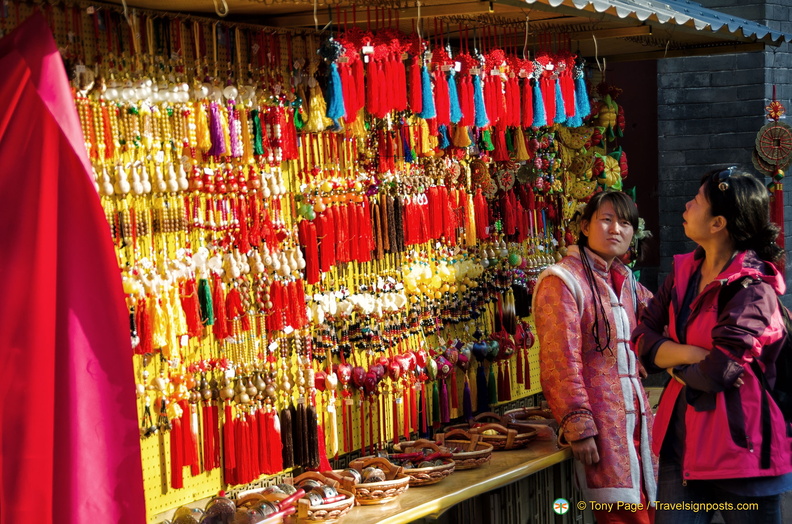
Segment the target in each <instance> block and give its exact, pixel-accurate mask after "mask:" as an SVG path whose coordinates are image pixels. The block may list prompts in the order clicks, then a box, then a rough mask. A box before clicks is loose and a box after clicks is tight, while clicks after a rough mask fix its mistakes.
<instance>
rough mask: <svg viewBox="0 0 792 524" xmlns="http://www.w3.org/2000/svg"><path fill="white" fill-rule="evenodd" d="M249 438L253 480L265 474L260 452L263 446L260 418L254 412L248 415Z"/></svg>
mask: <svg viewBox="0 0 792 524" xmlns="http://www.w3.org/2000/svg"><path fill="white" fill-rule="evenodd" d="M247 418H248V426H249V428H248V438H249V439H250V452H249V453H250V466H249V467H250V478H251V480H253V479H255V478H257V477H258V476H259V475H261V474H262V473H263V471H262V470H261V457H260V456H259V450H260V449H261V444H260V442H259V434H260V433H259V427H258V426H259V424H258V422H259V418H258V417H257V416H256V414H254V413H253V412H251V413H249V414H248V417H247Z"/></svg>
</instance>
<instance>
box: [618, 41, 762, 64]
mask: <svg viewBox="0 0 792 524" xmlns="http://www.w3.org/2000/svg"><path fill="white" fill-rule="evenodd" d="M764 48H765V44H763V43H762V42H754V43H749V44H740V43H734V44H727V45H714V46H702V47H695V48H690V47H686V48H684V49H669V50H668V51H664V50H663V51H647V52H645V53H630V54H624V55H608V62H634V61H636V60H662V59H663V58H679V57H686V56H708V55H721V54H734V53H750V52H753V51H763V50H764Z"/></svg>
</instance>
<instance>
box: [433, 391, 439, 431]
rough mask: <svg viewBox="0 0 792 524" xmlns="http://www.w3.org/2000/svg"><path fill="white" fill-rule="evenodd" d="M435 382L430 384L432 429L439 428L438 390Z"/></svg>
mask: <svg viewBox="0 0 792 524" xmlns="http://www.w3.org/2000/svg"><path fill="white" fill-rule="evenodd" d="M437 382H438V381H437V380H435V381H434V382H433V383H432V427H433V428H434V429H439V428H440V388H439V387H437Z"/></svg>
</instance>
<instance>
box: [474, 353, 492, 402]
mask: <svg viewBox="0 0 792 524" xmlns="http://www.w3.org/2000/svg"><path fill="white" fill-rule="evenodd" d="M489 410H490V406H489V389H487V374H486V372H485V371H484V364H483V363H482V362H479V365H478V370H477V371H476V411H478V412H479V413H484V412H485V411H489Z"/></svg>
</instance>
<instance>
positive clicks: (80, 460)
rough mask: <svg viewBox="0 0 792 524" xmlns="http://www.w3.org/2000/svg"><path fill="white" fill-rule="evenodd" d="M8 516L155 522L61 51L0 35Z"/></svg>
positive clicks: (121, 312)
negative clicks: (148, 513) (148, 510)
mask: <svg viewBox="0 0 792 524" xmlns="http://www.w3.org/2000/svg"><path fill="white" fill-rule="evenodd" d="M0 71H3V74H2V75H1V76H0V100H2V101H3V102H2V107H3V109H2V110H0V166H2V167H1V168H0V275H2V277H1V278H2V283H0V399H2V401H1V402H0V442H1V443H2V447H1V448H0V449H1V450H2V452H0V522H9V523H10V522H38V523H50V522H59V523H74V524H77V523H81V524H84V523H86V522H117V523H135V524H140V523H142V522H145V518H146V517H145V499H144V495H143V479H142V468H141V460H140V446H139V437H138V429H137V412H136V407H135V397H134V376H133V369H132V359H131V355H132V350H131V344H130V338H129V324H128V317H127V311H126V308H125V304H124V296H123V290H122V286H121V278H120V275H119V271H118V266H117V263H116V259H115V255H114V252H113V245H112V242H111V237H110V232H109V227H108V224H107V222H106V220H105V217H104V213H103V211H102V208H101V205H100V201H99V197H98V196H97V193H96V191H95V190H94V188H93V186H92V183H91V179H90V164H89V161H88V155H87V153H86V151H85V146H84V144H83V138H82V132H81V130H80V125H79V120H78V118H77V112H76V110H75V107H74V103H73V101H72V98H71V95H70V92H69V85H68V80H67V77H66V73H65V71H64V68H63V63H62V61H61V57H60V55H59V54H58V50H57V47H56V44H55V41H54V40H53V38H52V35H51V33H50V30H49V28H48V27H47V24H46V22H45V20H44V18H43V17H42V16H41V15H33V16H32V17H31V18H30V19H28V20H27V21H26V22H24V23H23V24H22V25H21V26H20V27H19V28H17V29H16V30H15V31H14V32H12V33H11V34H9V35H8V36H7V37H5V38H4V39H2V40H0Z"/></svg>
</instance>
